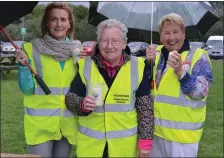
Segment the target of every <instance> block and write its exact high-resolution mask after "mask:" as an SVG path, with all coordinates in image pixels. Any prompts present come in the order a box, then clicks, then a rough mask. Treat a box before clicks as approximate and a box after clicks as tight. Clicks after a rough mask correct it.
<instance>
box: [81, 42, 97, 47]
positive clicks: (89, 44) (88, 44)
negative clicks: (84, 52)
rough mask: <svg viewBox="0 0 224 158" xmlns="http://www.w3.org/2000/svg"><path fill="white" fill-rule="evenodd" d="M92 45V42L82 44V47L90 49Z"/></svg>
mask: <svg viewBox="0 0 224 158" xmlns="http://www.w3.org/2000/svg"><path fill="white" fill-rule="evenodd" d="M93 44H94V42H83V43H82V45H83V46H87V47H90V46H92V45H93Z"/></svg>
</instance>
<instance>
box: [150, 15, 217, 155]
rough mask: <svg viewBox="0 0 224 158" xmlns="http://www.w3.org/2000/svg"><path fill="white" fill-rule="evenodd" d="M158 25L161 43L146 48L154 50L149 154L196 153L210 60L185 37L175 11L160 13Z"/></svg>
mask: <svg viewBox="0 0 224 158" xmlns="http://www.w3.org/2000/svg"><path fill="white" fill-rule="evenodd" d="M158 28H159V33H160V40H161V42H162V44H163V45H161V46H158V47H157V50H153V49H152V48H151V49H150V50H148V52H154V53H155V54H156V57H155V58H154V60H155V65H154V75H153V79H154V85H155V86H154V95H155V100H154V113H155V133H154V134H155V136H154V139H153V150H152V157H197V152H198V145H199V141H200V138H201V136H202V130H203V124H204V121H205V116H206V98H207V96H208V90H209V87H210V86H211V84H212V80H213V76H212V70H211V62H210V59H209V57H208V53H207V52H206V51H205V50H203V49H200V48H195V47H193V46H190V44H189V42H188V40H186V39H185V26H184V20H183V18H182V17H181V16H179V15H178V14H174V13H171V14H168V15H165V16H164V17H162V18H161V20H160V21H159V23H158ZM156 51H157V52H156Z"/></svg>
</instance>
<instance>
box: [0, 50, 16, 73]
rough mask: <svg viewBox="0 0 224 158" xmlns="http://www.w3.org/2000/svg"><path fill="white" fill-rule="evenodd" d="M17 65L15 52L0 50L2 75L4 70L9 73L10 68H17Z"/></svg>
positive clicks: (0, 70)
mask: <svg viewBox="0 0 224 158" xmlns="http://www.w3.org/2000/svg"><path fill="white" fill-rule="evenodd" d="M17 69H18V65H17V63H16V53H15V52H1V53H0V72H1V75H2V76H3V77H4V72H6V73H10V71H12V70H17Z"/></svg>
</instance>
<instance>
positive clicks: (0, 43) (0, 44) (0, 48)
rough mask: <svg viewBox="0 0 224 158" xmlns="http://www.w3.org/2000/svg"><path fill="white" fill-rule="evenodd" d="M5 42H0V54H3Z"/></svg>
mask: <svg viewBox="0 0 224 158" xmlns="http://www.w3.org/2000/svg"><path fill="white" fill-rule="evenodd" d="M4 45H5V44H4V42H2V41H0V52H2V49H3V46H4Z"/></svg>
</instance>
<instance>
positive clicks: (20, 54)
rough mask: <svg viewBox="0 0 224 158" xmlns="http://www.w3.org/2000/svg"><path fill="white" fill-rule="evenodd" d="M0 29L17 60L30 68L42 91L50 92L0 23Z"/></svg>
mask: <svg viewBox="0 0 224 158" xmlns="http://www.w3.org/2000/svg"><path fill="white" fill-rule="evenodd" d="M0 29H1V30H2V31H3V33H4V34H5V35H6V37H7V38H8V40H9V41H10V42H11V43H12V45H13V46H14V47H15V49H16V52H17V60H18V61H20V62H21V64H25V65H26V66H27V67H28V68H29V69H30V71H31V72H32V73H33V75H34V78H35V79H36V81H37V83H38V84H39V85H40V87H41V88H42V90H43V91H44V93H45V94H46V95H48V94H50V93H51V91H50V89H49V88H48V87H47V85H46V84H45V82H44V81H43V80H42V78H41V77H40V76H39V75H38V74H37V73H36V72H35V71H34V70H33V68H32V67H31V66H30V64H29V63H28V60H27V57H26V55H25V53H24V52H23V51H22V50H20V48H19V47H18V46H17V45H16V44H15V43H14V42H13V41H12V39H11V38H10V37H9V35H8V34H7V32H6V31H5V29H4V28H3V27H2V26H1V25H0Z"/></svg>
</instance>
